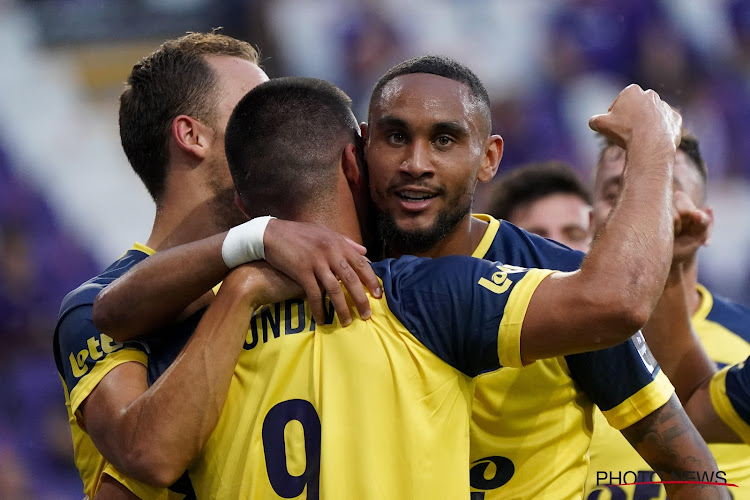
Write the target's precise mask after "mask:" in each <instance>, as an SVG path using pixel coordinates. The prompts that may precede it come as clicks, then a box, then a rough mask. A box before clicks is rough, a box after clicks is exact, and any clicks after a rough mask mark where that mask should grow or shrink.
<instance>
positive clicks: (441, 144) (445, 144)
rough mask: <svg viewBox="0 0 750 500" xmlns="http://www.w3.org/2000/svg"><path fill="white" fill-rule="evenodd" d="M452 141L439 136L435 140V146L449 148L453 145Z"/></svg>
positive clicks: (448, 137)
mask: <svg viewBox="0 0 750 500" xmlns="http://www.w3.org/2000/svg"><path fill="white" fill-rule="evenodd" d="M453 142H454V141H453V139H452V138H451V137H450V136H447V135H439V136H437V137H436V138H435V144H437V145H438V146H439V147H441V148H445V147H448V146H450V145H451V144H452V143H453Z"/></svg>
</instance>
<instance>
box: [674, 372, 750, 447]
mask: <svg viewBox="0 0 750 500" xmlns="http://www.w3.org/2000/svg"><path fill="white" fill-rule="evenodd" d="M710 387H711V381H710V380H709V381H707V382H706V383H704V384H702V385H701V386H700V387H698V388H697V389H696V390H695V391H694V392H693V394H692V395H691V397H690V399H689V400H688V401H687V402H685V412H686V413H687V414H688V417H690V420H691V421H692V422H693V424H694V425H695V427H696V428H697V429H698V431H699V432H700V433H701V436H703V439H705V440H706V442H707V443H741V442H743V440H742V438H741V436H740V435H739V434H738V433H737V432H735V431H734V430H733V429H732V427H730V426H729V425H728V424H727V422H725V421H724V420H722V418H721V417H720V416H719V414H718V413H717V407H716V406H714V401H712V399H711V389H710ZM717 404H718V405H721V404H722V403H717ZM723 404H727V403H726V402H725V403H723ZM729 404H731V403H729ZM727 411H728V412H733V411H734V410H733V409H729V408H728V409H727ZM736 418H737V417H736V416H735V417H733V419H736ZM740 426H742V424H740ZM744 427H745V429H746V430H745V434H746V435H747V437H746V440H747V441H746V442H747V444H750V424H748V423H745V424H744ZM738 431H741V430H740V429H738Z"/></svg>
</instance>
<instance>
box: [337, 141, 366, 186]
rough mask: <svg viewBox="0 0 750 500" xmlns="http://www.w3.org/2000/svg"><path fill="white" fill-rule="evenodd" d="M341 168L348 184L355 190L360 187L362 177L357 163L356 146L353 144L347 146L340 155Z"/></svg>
mask: <svg viewBox="0 0 750 500" xmlns="http://www.w3.org/2000/svg"><path fill="white" fill-rule="evenodd" d="M341 168H342V169H343V170H344V175H345V176H346V180H347V181H348V182H349V184H351V185H353V186H355V187H357V188H361V187H362V182H363V181H364V176H363V175H362V172H361V171H360V168H359V162H358V161H357V146H356V145H354V144H353V143H349V144H347V145H346V147H345V148H344V152H343V153H341Z"/></svg>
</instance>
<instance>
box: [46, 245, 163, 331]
mask: <svg viewBox="0 0 750 500" xmlns="http://www.w3.org/2000/svg"><path fill="white" fill-rule="evenodd" d="M148 256H149V253H147V252H145V251H143V250H140V249H138V248H131V249H130V250H128V251H127V252H125V253H124V254H123V255H122V257H120V258H119V259H117V260H116V261H114V262H113V263H112V264H110V265H109V267H107V268H106V269H105V270H104V271H102V272H101V273H99V274H97V275H96V276H94V277H93V278H91V279H90V280H88V281H86V282H84V283H82V284H81V285H80V286H78V287H77V288H75V289H73V290H71V291H70V292H69V293H68V294H67V295H66V296H65V298H64V299H63V300H62V303H61V304H60V313H59V315H58V323H59V322H60V320H62V319H63V318H64V317H65V315H66V314H67V313H69V312H70V311H72V310H73V309H75V308H77V307H80V306H86V305H92V304H93V303H94V300H95V299H96V296H97V295H98V294H99V292H101V291H102V289H103V288H104V287H106V286H107V285H109V284H110V283H112V282H113V281H114V280H116V279H117V278H119V277H120V276H122V275H123V274H125V273H126V272H127V271H128V270H129V269H130V268H131V267H133V266H135V265H136V264H138V263H139V262H141V261H142V260H143V259H145V258H146V257H148Z"/></svg>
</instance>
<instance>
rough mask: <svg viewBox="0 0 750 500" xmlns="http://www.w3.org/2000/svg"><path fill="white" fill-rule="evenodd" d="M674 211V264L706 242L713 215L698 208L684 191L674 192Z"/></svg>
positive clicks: (684, 258)
mask: <svg viewBox="0 0 750 500" xmlns="http://www.w3.org/2000/svg"><path fill="white" fill-rule="evenodd" d="M672 213H673V217H674V251H673V257H672V265H674V264H678V263H682V262H684V261H685V260H687V259H688V258H690V257H691V256H692V255H693V254H694V253H695V252H697V251H698V249H699V248H700V247H702V246H703V245H705V244H706V241H708V237H709V234H710V232H709V229H710V227H711V217H710V216H709V214H708V213H706V212H705V211H703V210H700V209H698V208H696V206H695V204H694V203H693V201H692V200H691V199H690V197H689V196H688V195H687V194H686V193H684V192H682V191H675V193H674V201H673V206H672Z"/></svg>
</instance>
